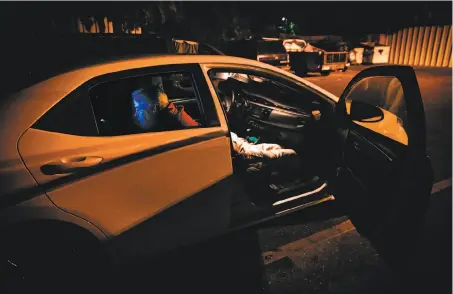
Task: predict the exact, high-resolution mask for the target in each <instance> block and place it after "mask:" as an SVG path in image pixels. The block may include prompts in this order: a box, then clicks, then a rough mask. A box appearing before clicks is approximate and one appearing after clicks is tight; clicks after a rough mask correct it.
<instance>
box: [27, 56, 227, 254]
mask: <svg viewBox="0 0 453 294" xmlns="http://www.w3.org/2000/svg"><path fill="white" fill-rule="evenodd" d="M181 74H183V75H184V76H185V77H186V78H187V79H188V80H189V81H191V83H192V87H190V91H192V94H193V95H188V96H187V97H182V96H178V97H177V98H178V99H183V98H187V99H188V100H190V101H192V100H196V102H195V105H196V106H197V107H194V108H193V110H196V111H198V120H199V122H200V127H196V128H190V129H182V128H179V129H168V130H163V131H159V132H138V133H137V132H129V131H128V130H129V127H130V126H131V123H130V120H131V118H132V115H133V111H132V109H133V108H132V102H131V100H130V99H131V98H130V97H131V92H130V91H131V90H133V89H134V87H133V86H132V85H133V83H132V82H131V84H129V81H132V80H133V79H135V78H137V77H147V76H150V77H154V76H159V77H161V76H166V77H173V76H178V75H181ZM164 90H165V89H164ZM166 90H167V91H168V92H169V93H170V92H171V91H170V90H171V89H168V88H167V89H166ZM190 91H189V92H190ZM169 98H170V101H171V100H172V97H169ZM218 111H221V109H220V108H219V109H217V108H216V106H215V105H214V103H213V101H212V97H211V95H210V93H209V89H208V86H207V84H206V80H205V78H204V76H203V74H202V72H201V69H200V67H199V65H196V64H189V65H175V66H158V67H151V68H146V69H137V70H130V71H123V72H118V73H113V74H108V75H103V76H100V77H97V78H95V79H93V80H90V81H88V82H86V83H85V84H84V85H83V86H81V87H80V88H79V89H77V90H75V91H74V92H73V93H71V94H70V95H69V96H67V97H64V98H63V99H62V100H61V101H59V102H58V103H57V104H56V105H55V106H54V107H53V108H51V109H50V110H49V111H48V112H47V113H46V114H45V115H44V116H43V117H41V118H40V119H39V120H38V121H37V123H36V124H35V125H34V126H32V127H31V128H30V129H28V130H27V131H26V132H25V133H24V134H23V136H22V137H21V138H20V141H19V143H18V147H19V152H20V154H21V156H22V158H23V160H24V162H25V164H26V166H27V168H28V169H29V170H30V172H31V174H32V175H33V177H34V178H35V179H36V181H37V182H38V183H39V185H40V186H41V187H42V188H43V189H44V190H45V191H46V193H47V195H48V196H49V198H50V199H51V200H52V201H53V202H54V203H55V205H56V206H58V207H59V208H61V209H63V210H65V211H67V212H69V213H72V214H75V215H77V216H79V217H82V218H84V219H86V220H87V221H89V222H91V223H93V224H94V225H96V226H97V227H98V228H100V229H101V230H102V231H103V232H104V233H105V234H106V235H107V236H108V237H109V238H110V239H112V247H114V248H117V249H120V252H122V253H123V254H124V255H131V254H134V255H136V254H138V255H136V256H140V255H141V254H146V253H149V252H151V253H153V254H157V253H159V252H161V251H165V250H170V249H172V248H175V247H177V246H183V245H188V244H190V243H192V242H196V241H199V240H202V239H205V238H209V237H212V236H213V235H216V234H219V233H221V232H223V231H224V230H226V228H227V227H228V225H229V221H230V220H229V218H230V211H229V207H230V203H229V201H230V189H229V185H228V181H229V179H230V176H231V175H232V172H233V171H232V164H231V153H230V142H229V135H228V131H227V127H226V124H225V121H224V120H222V119H220V120H219V115H218ZM193 114H194V115H195V113H193Z"/></svg>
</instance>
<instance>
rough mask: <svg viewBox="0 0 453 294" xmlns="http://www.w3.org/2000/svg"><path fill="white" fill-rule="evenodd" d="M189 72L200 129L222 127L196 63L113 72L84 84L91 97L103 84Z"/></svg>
mask: <svg viewBox="0 0 453 294" xmlns="http://www.w3.org/2000/svg"><path fill="white" fill-rule="evenodd" d="M183 72H187V73H188V74H189V75H190V76H191V77H192V81H193V87H194V89H193V90H194V93H195V95H196V96H198V97H195V99H197V100H198V101H197V103H198V105H199V108H200V115H201V118H202V123H201V125H200V127H198V128H211V127H218V126H220V121H219V118H218V115H217V111H216V109H215V105H214V101H212V97H211V93H210V91H209V87H208V85H207V83H206V79H205V77H204V75H203V72H202V71H201V68H200V65H199V64H196V63H190V64H176V65H159V66H151V67H143V68H136V69H130V70H125V71H119V72H113V73H108V74H104V75H100V76H97V77H95V78H93V79H91V80H89V81H87V82H86V83H85V84H84V87H85V89H86V93H87V96H88V99H90V97H89V91H90V90H91V89H92V88H94V87H96V86H98V85H101V84H104V83H108V82H113V81H118V80H122V79H129V78H134V77H141V76H147V75H158V74H171V73H183Z"/></svg>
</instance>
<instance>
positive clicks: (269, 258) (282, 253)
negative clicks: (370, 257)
mask: <svg viewBox="0 0 453 294" xmlns="http://www.w3.org/2000/svg"><path fill="white" fill-rule="evenodd" d="M451 186H452V178H449V179H445V180H442V181H440V182H437V183H435V184H434V185H433V189H432V191H431V195H435V194H436V193H438V192H440V191H442V190H444V189H447V188H449V187H451ZM354 230H355V227H354V225H353V224H352V223H351V221H349V220H347V221H344V222H342V223H340V224H338V225H335V226H333V227H332V228H329V229H326V230H323V231H320V232H317V233H315V234H313V235H310V236H308V237H306V238H303V239H299V240H296V241H294V242H290V243H287V244H285V245H282V246H280V247H279V248H278V249H277V250H276V251H268V252H263V254H262V255H263V259H264V265H268V264H271V263H273V262H276V261H279V260H281V259H283V258H285V257H289V256H291V255H294V254H295V253H297V252H298V251H303V250H307V249H309V248H311V247H314V246H317V245H319V244H320V243H322V242H326V241H328V240H330V239H334V238H336V237H338V236H340V235H343V234H345V233H348V232H351V231H354Z"/></svg>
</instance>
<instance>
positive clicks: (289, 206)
mask: <svg viewBox="0 0 453 294" xmlns="http://www.w3.org/2000/svg"><path fill="white" fill-rule="evenodd" d="M326 188H327V183H323V184H321V185H320V186H319V187H318V188H316V189H314V190H312V191H309V192H305V193H303V194H300V195H296V196H292V197H289V198H287V199H284V200H280V201H277V202H275V203H274V204H273V205H272V207H271V206H269V207H266V208H262V207H259V206H256V205H253V207H250V208H249V209H250V210H249V212H248V213H247V216H243V217H240V218H237V219H233V220H232V223H231V226H230V229H228V232H233V231H237V230H241V229H245V228H247V227H252V226H255V225H258V224H261V223H263V222H266V221H269V220H272V219H275V218H278V217H282V216H284V215H288V214H290V213H293V212H296V211H300V210H302V209H305V208H308V207H312V206H315V205H318V204H321V203H323V202H326V201H331V200H334V199H335V198H334V196H333V195H331V194H330V193H328V192H327V189H326Z"/></svg>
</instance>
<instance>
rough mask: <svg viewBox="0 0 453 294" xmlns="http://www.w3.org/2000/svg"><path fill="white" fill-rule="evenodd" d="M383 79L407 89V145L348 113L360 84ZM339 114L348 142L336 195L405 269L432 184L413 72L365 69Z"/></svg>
mask: <svg viewBox="0 0 453 294" xmlns="http://www.w3.org/2000/svg"><path fill="white" fill-rule="evenodd" d="M383 77H389V78H391V79H392V82H393V81H394V80H393V79H394V78H395V79H397V80H398V81H399V83H400V84H401V88H402V90H404V102H405V104H406V105H405V107H406V108H407V118H408V120H407V121H406V123H407V124H406V123H405V128H406V130H407V134H408V138H409V141H408V142H409V144H408V145H407V144H404V141H398V140H394V139H395V138H392V136H389V135H388V136H387V135H386V131H385V130H384V131H382V132H381V131H380V130H379V129H373V128H366V127H363V126H361V125H360V123H355V122H354V121H353V120H352V119H349V116H348V114H346V104H345V100H346V99H347V98H348V95H349V93H350V92H352V91H354V89H355V88H354V87H355V85H356V84H358V83H360V82H362V81H365V80H366V79H368V78H383ZM390 84H391V83H389V84H388V85H390ZM369 89H372V88H371V87H368V86H367V87H366V90H365V92H361V96H362V97H363V98H366V97H367V95H368V94H369V92H367V91H369ZM387 98H388V97H387ZM337 115H338V121H337V124H338V126H339V129H342V130H345V131H340V132H339V133H340V134H342V137H343V142H344V143H343V147H342V149H343V153H342V159H341V160H340V167H339V168H338V171H337V178H336V180H335V184H334V186H335V188H334V189H335V196H336V198H337V199H338V201H340V203H342V204H343V206H344V207H345V209H346V210H347V211H348V214H349V216H350V217H351V220H352V221H353V223H354V225H355V226H356V228H357V229H358V230H359V232H361V233H362V234H363V235H365V236H366V237H368V238H369V239H370V240H371V241H372V243H373V245H374V246H375V247H376V248H377V249H378V251H379V252H380V253H381V255H382V256H383V257H384V258H385V260H386V261H388V262H389V263H391V264H392V265H397V266H401V265H403V264H405V262H404V261H405V260H406V259H407V258H408V257H409V252H410V250H409V249H408V248H407V246H406V248H405V246H404V244H405V242H408V240H413V239H414V238H416V236H417V232H418V228H419V226H420V224H421V221H422V220H423V216H424V214H425V213H426V210H427V203H428V202H429V195H430V191H431V187H432V181H433V174H432V168H431V164H430V160H429V158H428V157H427V156H426V145H425V125H424V124H425V117H424V109H423V103H422V100H421V95H420V90H419V87H418V83H417V80H416V76H415V73H414V71H413V69H412V68H410V67H404V66H382V67H375V68H371V69H368V70H365V71H362V72H361V73H359V74H358V75H357V76H356V77H355V78H354V79H353V80H352V81H351V83H350V84H349V85H348V87H347V88H346V90H345V92H344V94H343V95H342V97H341V99H340V101H339V103H338V105H337ZM351 117H352V116H351ZM395 124H397V122H396V120H395ZM398 124H399V122H398Z"/></svg>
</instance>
